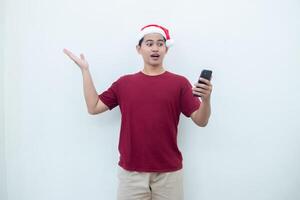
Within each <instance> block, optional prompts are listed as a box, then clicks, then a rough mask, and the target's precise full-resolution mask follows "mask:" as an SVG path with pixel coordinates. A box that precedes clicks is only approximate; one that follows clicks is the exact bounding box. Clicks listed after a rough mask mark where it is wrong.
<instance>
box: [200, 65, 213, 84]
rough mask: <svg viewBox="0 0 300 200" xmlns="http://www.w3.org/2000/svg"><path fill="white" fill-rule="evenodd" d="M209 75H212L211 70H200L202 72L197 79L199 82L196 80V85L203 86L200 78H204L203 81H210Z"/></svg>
mask: <svg viewBox="0 0 300 200" xmlns="http://www.w3.org/2000/svg"><path fill="white" fill-rule="evenodd" d="M211 75H212V71H211V70H207V69H204V70H202V72H201V74H200V77H199V80H198V83H203V84H205V83H204V82H202V81H200V78H205V79H207V80H209V81H210V80H211Z"/></svg>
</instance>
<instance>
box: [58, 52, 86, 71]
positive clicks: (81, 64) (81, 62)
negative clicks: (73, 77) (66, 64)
mask: <svg viewBox="0 0 300 200" xmlns="http://www.w3.org/2000/svg"><path fill="white" fill-rule="evenodd" d="M63 52H64V53H65V54H66V55H67V56H68V57H69V58H70V59H71V60H73V61H74V62H75V63H76V64H77V65H78V67H79V68H80V69H81V70H84V69H88V67H89V64H88V62H87V60H86V59H85V57H84V55H83V54H80V57H78V56H76V55H75V54H74V53H72V52H71V51H69V50H68V49H63Z"/></svg>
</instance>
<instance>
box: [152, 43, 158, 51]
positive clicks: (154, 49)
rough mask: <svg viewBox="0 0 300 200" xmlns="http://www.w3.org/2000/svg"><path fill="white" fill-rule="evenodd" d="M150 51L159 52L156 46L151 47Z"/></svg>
mask: <svg viewBox="0 0 300 200" xmlns="http://www.w3.org/2000/svg"><path fill="white" fill-rule="evenodd" d="M151 50H152V51H155V52H156V51H158V50H159V46H158V45H157V44H154V45H152V49H151Z"/></svg>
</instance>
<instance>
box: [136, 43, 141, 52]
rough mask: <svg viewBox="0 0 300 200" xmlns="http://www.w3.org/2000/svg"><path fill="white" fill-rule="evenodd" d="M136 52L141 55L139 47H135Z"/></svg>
mask: <svg viewBox="0 0 300 200" xmlns="http://www.w3.org/2000/svg"><path fill="white" fill-rule="evenodd" d="M135 48H136V51H137V52H138V54H141V46H140V45H136V47H135Z"/></svg>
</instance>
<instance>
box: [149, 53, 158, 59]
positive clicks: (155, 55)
mask: <svg viewBox="0 0 300 200" xmlns="http://www.w3.org/2000/svg"><path fill="white" fill-rule="evenodd" d="M150 57H151V58H153V59H158V58H159V57H160V55H159V54H151V55H150Z"/></svg>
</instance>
